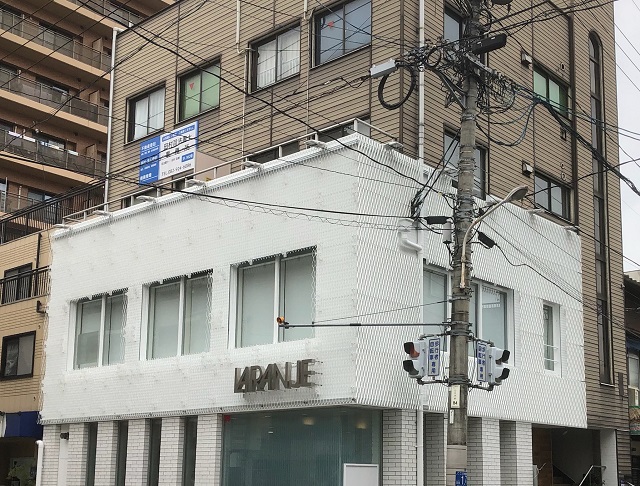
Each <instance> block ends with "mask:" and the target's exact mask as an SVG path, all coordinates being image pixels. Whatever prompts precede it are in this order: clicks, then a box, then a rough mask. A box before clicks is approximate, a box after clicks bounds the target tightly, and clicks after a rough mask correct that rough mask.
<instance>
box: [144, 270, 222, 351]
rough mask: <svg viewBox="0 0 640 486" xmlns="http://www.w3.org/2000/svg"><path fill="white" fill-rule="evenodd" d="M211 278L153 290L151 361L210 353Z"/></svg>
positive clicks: (149, 338) (149, 339) (186, 279)
mask: <svg viewBox="0 0 640 486" xmlns="http://www.w3.org/2000/svg"><path fill="white" fill-rule="evenodd" d="M210 280H211V279H210V274H209V273H205V274H200V275H197V276H193V277H181V278H178V279H174V280H172V281H170V282H167V283H162V284H155V285H152V286H151V287H149V327H148V329H149V330H148V336H147V357H148V358H167V357H169V356H177V355H181V354H195V353H204V352H207V351H209V329H210V325H209V318H210V312H209V307H210V299H209V295H210V294H211V283H210Z"/></svg>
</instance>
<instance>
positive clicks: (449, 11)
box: [442, 4, 465, 43]
mask: <svg viewBox="0 0 640 486" xmlns="http://www.w3.org/2000/svg"><path fill="white" fill-rule="evenodd" d="M447 17H449V18H451V19H452V20H453V21H454V22H455V23H457V24H458V38H457V39H448V38H446V37H445V26H446V20H447ZM464 30H465V25H464V18H463V17H462V15H460V13H458V11H457V10H455V9H454V8H452V7H450V6H449V5H447V4H445V6H444V9H443V12H442V38H443V40H445V41H448V42H451V43H453V42H458V41H460V40H461V39H462V38H463V37H464Z"/></svg>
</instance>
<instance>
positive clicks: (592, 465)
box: [578, 464, 607, 486]
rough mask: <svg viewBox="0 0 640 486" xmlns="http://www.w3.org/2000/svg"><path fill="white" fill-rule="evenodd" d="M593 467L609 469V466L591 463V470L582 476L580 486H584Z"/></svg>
mask: <svg viewBox="0 0 640 486" xmlns="http://www.w3.org/2000/svg"><path fill="white" fill-rule="evenodd" d="M593 468H598V469H602V470H603V471H604V470H605V469H607V466H597V465H595V464H591V467H590V468H589V470H588V471H587V474H585V475H584V477H583V478H582V481H580V484H579V485H578V486H582V485H583V483H584V482H585V481H586V480H587V478H588V477H589V474H591V471H593Z"/></svg>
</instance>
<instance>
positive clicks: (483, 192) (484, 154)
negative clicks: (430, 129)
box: [442, 127, 489, 200]
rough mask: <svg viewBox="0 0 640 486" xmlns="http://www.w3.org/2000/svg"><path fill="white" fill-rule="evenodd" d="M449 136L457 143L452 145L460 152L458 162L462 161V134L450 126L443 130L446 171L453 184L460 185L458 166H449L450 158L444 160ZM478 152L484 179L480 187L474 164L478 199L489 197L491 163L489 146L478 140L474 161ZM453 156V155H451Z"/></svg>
mask: <svg viewBox="0 0 640 486" xmlns="http://www.w3.org/2000/svg"><path fill="white" fill-rule="evenodd" d="M447 137H449V138H452V139H453V140H454V141H455V142H456V143H455V144H454V145H453V146H452V150H453V152H452V153H457V154H458V163H459V162H460V135H459V134H455V133H454V132H453V130H450V129H449V128H448V127H445V128H444V130H443V132H442V158H443V161H444V166H443V167H444V172H445V173H446V174H447V175H448V176H449V177H450V178H451V179H452V186H453V187H458V166H457V165H456V166H455V167H447V166H448V165H449V160H444V159H445V158H446V155H447V152H448V150H449V145H450V144H447ZM476 152H477V154H478V157H479V159H480V169H479V170H480V174H481V176H482V179H481V180H480V187H478V186H477V185H476V182H477V180H476V176H475V166H474V175H473V196H475V197H477V198H478V199H482V200H485V199H486V198H487V193H488V189H487V186H488V181H487V176H488V174H489V171H488V165H489V150H488V148H487V147H486V146H485V145H484V144H482V143H481V142H479V141H478V140H476V148H475V150H474V161H475V156H476ZM449 158H451V157H449Z"/></svg>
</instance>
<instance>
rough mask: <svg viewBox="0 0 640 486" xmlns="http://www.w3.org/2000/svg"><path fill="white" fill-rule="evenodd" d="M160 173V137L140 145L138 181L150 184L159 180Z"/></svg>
mask: <svg viewBox="0 0 640 486" xmlns="http://www.w3.org/2000/svg"><path fill="white" fill-rule="evenodd" d="M159 173H160V136H157V137H153V138H150V139H149V140H145V141H144V142H142V143H141V144H140V175H139V177H138V181H139V182H140V183H141V184H148V183H151V182H155V181H157V180H158V174H159Z"/></svg>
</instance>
